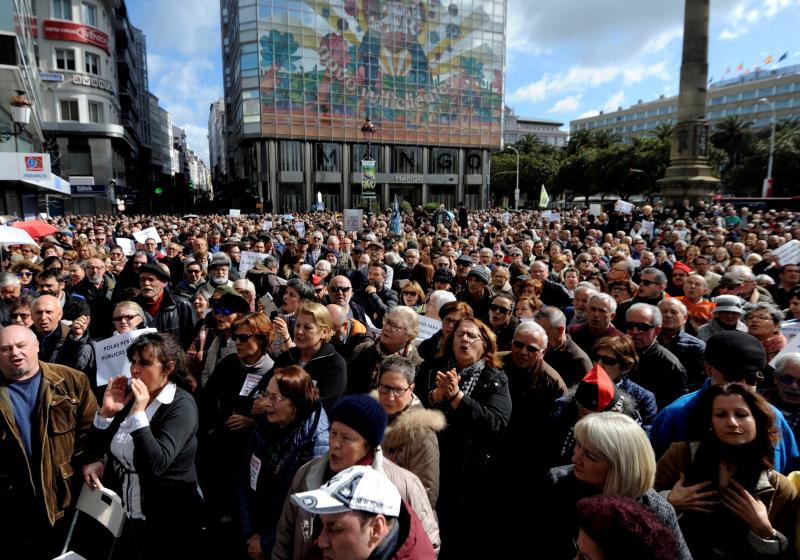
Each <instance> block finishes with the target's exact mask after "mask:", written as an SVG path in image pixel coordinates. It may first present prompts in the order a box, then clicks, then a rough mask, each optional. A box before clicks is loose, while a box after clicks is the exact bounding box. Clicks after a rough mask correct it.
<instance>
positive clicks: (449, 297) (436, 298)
mask: <svg viewBox="0 0 800 560" xmlns="http://www.w3.org/2000/svg"><path fill="white" fill-rule="evenodd" d="M428 301H430V303H431V305H432V306H433V308H434V309H435V310H436V313H437V314H438V313H439V311H440V310H441V309H442V306H443V305H444V304H445V303H450V302H451V301H456V296H455V295H454V294H453V292H448V291H447V290H434V291H433V292H431V295H430V296H429V297H428Z"/></svg>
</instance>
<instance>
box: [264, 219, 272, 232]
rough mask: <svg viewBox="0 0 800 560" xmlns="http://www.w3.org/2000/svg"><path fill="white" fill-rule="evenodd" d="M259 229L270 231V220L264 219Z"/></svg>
mask: <svg viewBox="0 0 800 560" xmlns="http://www.w3.org/2000/svg"><path fill="white" fill-rule="evenodd" d="M261 231H272V220H264V222H263V223H262V224H261Z"/></svg>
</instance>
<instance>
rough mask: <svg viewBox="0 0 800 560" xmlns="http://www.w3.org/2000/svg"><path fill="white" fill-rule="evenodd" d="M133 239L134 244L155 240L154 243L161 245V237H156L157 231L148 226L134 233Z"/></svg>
mask: <svg viewBox="0 0 800 560" xmlns="http://www.w3.org/2000/svg"><path fill="white" fill-rule="evenodd" d="M133 238H134V239H135V240H136V243H144V242H145V241H147V240H148V239H155V240H156V243H161V236H160V235H158V230H156V228H155V227H154V226H150V227H149V228H147V229H143V230H142V231H134V232H133ZM131 254H133V253H131Z"/></svg>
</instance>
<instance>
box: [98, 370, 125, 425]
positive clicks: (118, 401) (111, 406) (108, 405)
mask: <svg viewBox="0 0 800 560" xmlns="http://www.w3.org/2000/svg"><path fill="white" fill-rule="evenodd" d="M131 398H132V394H131V393H129V392H128V378H127V377H125V376H124V375H119V376H117V377H115V378H113V379H112V380H111V381H109V382H108V385H106V390H105V393H103V406H102V407H101V408H100V416H102V417H104V418H112V417H113V416H114V415H115V414H116V413H117V412H119V411H120V410H122V409H123V408H125V405H127V404H128V402H129V401H130V400H131Z"/></svg>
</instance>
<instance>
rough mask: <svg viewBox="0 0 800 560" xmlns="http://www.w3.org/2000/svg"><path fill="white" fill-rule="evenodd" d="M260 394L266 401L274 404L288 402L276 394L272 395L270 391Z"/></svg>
mask: <svg viewBox="0 0 800 560" xmlns="http://www.w3.org/2000/svg"><path fill="white" fill-rule="evenodd" d="M259 394H260V395H261V396H262V397H264V398H265V399H267V400H270V401H272V402H283V401H285V400H286V397H282V396H280V395H277V394H275V393H270V392H269V391H261V393H259Z"/></svg>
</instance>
